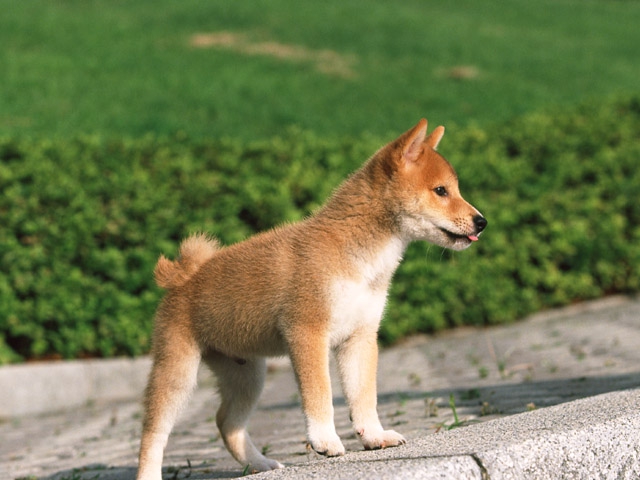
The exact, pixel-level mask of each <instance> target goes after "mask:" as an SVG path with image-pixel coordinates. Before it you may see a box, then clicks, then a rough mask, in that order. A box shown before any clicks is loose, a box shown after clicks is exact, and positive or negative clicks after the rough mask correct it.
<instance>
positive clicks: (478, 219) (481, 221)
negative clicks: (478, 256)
mask: <svg viewBox="0 0 640 480" xmlns="http://www.w3.org/2000/svg"><path fill="white" fill-rule="evenodd" d="M473 223H474V224H475V226H476V229H477V230H478V233H480V232H481V231H483V230H484V229H485V228H486V226H487V219H486V218H484V217H483V216H482V215H476V216H475V217H473Z"/></svg>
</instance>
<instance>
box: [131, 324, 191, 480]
mask: <svg viewBox="0 0 640 480" xmlns="http://www.w3.org/2000/svg"><path fill="white" fill-rule="evenodd" d="M178 337H179V336H178V335H176V336H175V337H173V338H172V339H171V342H162V344H161V345H156V346H154V349H155V354H154V361H153V367H152V370H151V374H150V376H149V383H148V384H147V389H146V392H145V417H144V422H143V427H142V439H141V441H140V461H139V466H138V476H137V479H138V480H161V478H162V457H163V453H164V449H165V447H166V445H167V440H168V438H169V434H170V433H171V430H172V428H173V425H174V423H175V421H176V418H177V416H178V413H179V412H180V410H181V409H182V407H184V405H185V404H186V402H187V400H188V398H189V395H190V394H191V392H192V391H193V389H194V387H195V385H196V380H197V374H198V365H199V364H200V350H199V348H198V347H197V346H196V345H195V342H191V341H189V340H188V339H185V338H184V337H179V338H178ZM181 340H182V341H181ZM158 347H159V348H158Z"/></svg>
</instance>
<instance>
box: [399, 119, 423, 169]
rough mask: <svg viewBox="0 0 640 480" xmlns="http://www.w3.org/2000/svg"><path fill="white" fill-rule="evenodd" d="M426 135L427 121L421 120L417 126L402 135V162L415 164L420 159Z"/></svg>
mask: <svg viewBox="0 0 640 480" xmlns="http://www.w3.org/2000/svg"><path fill="white" fill-rule="evenodd" d="M426 135H427V121H426V120H425V119H424V118H423V119H421V120H420V121H419V122H418V124H417V125H416V126H415V127H413V128H412V129H411V130H409V131H408V132H407V133H405V134H404V137H405V138H404V141H403V142H402V162H404V163H406V162H415V161H417V160H418V158H420V155H421V154H422V152H423V149H424V140H425V137H426Z"/></svg>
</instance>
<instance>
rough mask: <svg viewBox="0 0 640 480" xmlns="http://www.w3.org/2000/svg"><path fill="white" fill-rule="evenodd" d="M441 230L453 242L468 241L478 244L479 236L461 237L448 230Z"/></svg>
mask: <svg viewBox="0 0 640 480" xmlns="http://www.w3.org/2000/svg"><path fill="white" fill-rule="evenodd" d="M440 230H441V231H442V232H443V233H444V234H445V235H447V236H448V237H449V238H450V239H451V240H452V241H453V242H455V241H456V240H468V241H470V242H477V241H478V236H477V235H460V234H458V233H453V232H451V231H449V230H446V229H444V228H440Z"/></svg>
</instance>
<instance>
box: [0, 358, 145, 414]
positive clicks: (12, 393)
mask: <svg viewBox="0 0 640 480" xmlns="http://www.w3.org/2000/svg"><path fill="white" fill-rule="evenodd" d="M150 368H151V359H150V358H148V357H141V358H135V359H130V358H117V359H110V360H77V361H75V360H73V361H63V362H46V363H45V362H43V363H36V364H23V365H8V366H4V367H2V368H0V391H2V395H1V396H0V418H10V417H20V416H25V415H38V414H44V413H52V412H57V411H63V410H71V409H74V408H77V407H82V406H86V405H87V404H89V403H91V402H96V401H101V402H102V401H107V402H109V401H119V400H130V399H133V398H141V396H142V392H143V390H144V386H145V384H146V381H147V376H148V374H149V370H150Z"/></svg>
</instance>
